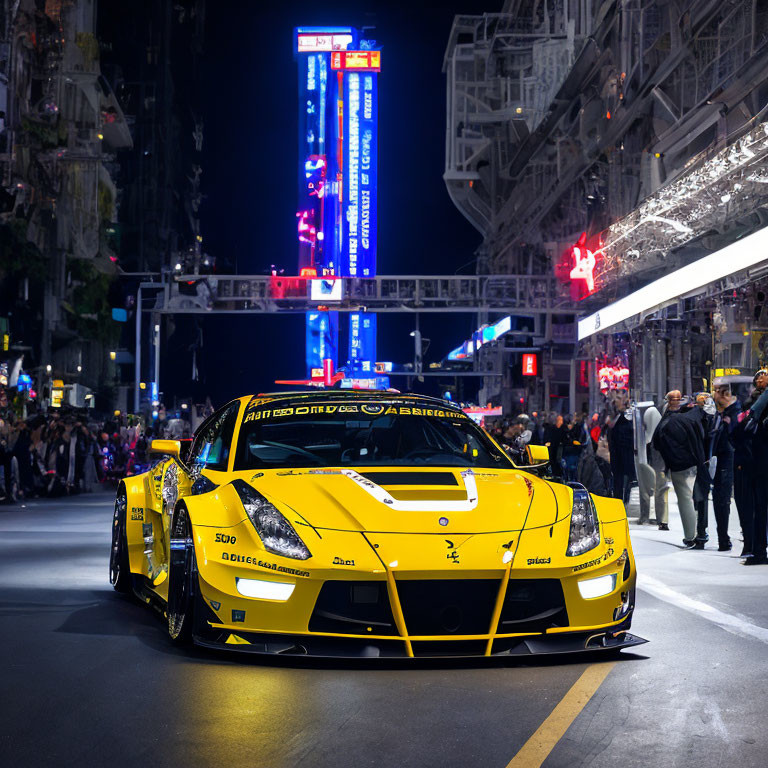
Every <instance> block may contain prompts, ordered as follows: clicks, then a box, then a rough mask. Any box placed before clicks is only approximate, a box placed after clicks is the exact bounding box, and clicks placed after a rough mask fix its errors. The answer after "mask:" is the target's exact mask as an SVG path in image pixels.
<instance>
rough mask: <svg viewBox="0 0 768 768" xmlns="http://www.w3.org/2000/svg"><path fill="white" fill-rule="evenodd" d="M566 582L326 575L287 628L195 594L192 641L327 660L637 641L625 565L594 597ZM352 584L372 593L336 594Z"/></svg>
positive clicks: (520, 651) (568, 648)
mask: <svg viewBox="0 0 768 768" xmlns="http://www.w3.org/2000/svg"><path fill="white" fill-rule="evenodd" d="M526 575H528V574H526ZM569 581H570V580H568V579H566V580H562V581H561V580H560V579H557V578H538V579H531V578H527V579H521V578H512V579H510V578H509V575H508V574H505V575H504V576H503V577H502V578H501V579H498V577H497V578H496V579H469V580H457V579H442V580H437V581H435V580H432V581H424V580H406V581H400V580H397V581H396V580H394V579H391V580H389V581H367V582H365V581H364V582H357V581H347V582H345V581H326V582H325V583H324V584H323V585H320V588H319V592H318V593H317V598H316V600H315V601H314V608H313V609H312V611H311V613H310V614H309V620H308V621H307V619H304V621H303V622H301V625H302V626H297V627H296V628H295V629H294V628H291V629H287V628H286V626H285V623H283V624H282V625H281V624H280V623H277V622H275V623H266V622H260V621H258V614H257V612H255V611H254V607H256V606H254V603H256V604H258V603H259V602H261V601H247V603H248V604H249V607H248V611H247V612H246V611H242V612H240V611H238V610H237V609H234V610H233V611H232V615H233V616H235V615H237V616H238V619H239V621H237V622H229V621H226V619H224V617H223V616H222V614H224V611H223V610H220V611H219V612H218V613H215V612H214V611H212V610H211V608H210V607H209V603H210V602H211V600H210V598H208V597H206V596H203V594H200V595H199V597H198V602H197V610H196V611H195V615H196V619H197V620H196V631H195V633H194V640H195V642H196V643H197V644H199V645H202V646H205V647H210V648H222V649H227V650H235V651H242V652H247V653H260V654H268V655H284V656H316V657H335V658H339V657H341V658H450V657H464V658H466V657H503V656H530V655H547V654H564V653H576V652H583V651H603V650H619V649H622V648H629V647H633V646H636V645H640V644H642V643H644V642H646V641H645V640H643V639H641V638H638V637H636V636H634V635H631V634H629V632H628V630H629V628H630V625H631V620H632V614H633V612H634V603H635V586H634V582H635V575H634V573H633V574H632V575H631V577H630V578H629V579H627V580H626V581H625V582H623V583H619V584H617V587H616V590H615V592H614V593H612V594H610V595H606V596H605V597H603V598H598V599H597V600H581V599H580V598H577V597H575V595H574V586H575V585H573V584H569V583H568V582H569ZM359 586H364V588H365V591H364V593H363V594H368V595H369V596H370V595H373V594H375V593H376V592H378V597H377V598H376V600H375V601H374V600H372V599H368V600H367V602H366V603H363V604H362V605H356V604H355V603H354V601H353V600H352V599H351V598H350V600H348V601H347V602H343V601H341V600H339V594H344V593H346V594H349V595H350V596H351V595H353V594H355V591H356V590H357V588H358V587H359ZM406 586H407V587H409V589H406V588H405V587H406ZM329 587H340V589H332V590H330V594H331V597H333V599H334V600H335V602H329V601H328V600H327V599H325V598H324V595H327V594H329V591H328V588H329ZM374 588H375V589H374ZM202 592H203V593H204V592H205V589H203V590H202ZM334 593H335V597H334ZM414 594H416V595H417V596H418V599H417V600H416V602H414ZM222 597H223V596H222ZM213 603H214V606H213V607H218V606H219V602H218V601H217V600H215V601H213ZM268 607H275V606H274V604H273V605H272V606H268ZM283 607H284V608H285V607H287V606H283ZM585 608H586V613H585ZM256 610H258V608H257V609H256ZM226 616H227V619H228V618H229V614H228V613H227V615H226ZM240 616H242V618H240ZM240 622H242V623H240ZM297 623H298V622H297Z"/></svg>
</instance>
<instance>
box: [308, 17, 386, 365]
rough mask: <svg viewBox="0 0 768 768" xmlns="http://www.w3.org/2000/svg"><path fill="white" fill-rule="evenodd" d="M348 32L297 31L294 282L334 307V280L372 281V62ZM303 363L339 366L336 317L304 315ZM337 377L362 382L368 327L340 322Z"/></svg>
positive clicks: (370, 339) (363, 43) (356, 319)
mask: <svg viewBox="0 0 768 768" xmlns="http://www.w3.org/2000/svg"><path fill="white" fill-rule="evenodd" d="M373 47H375V46H374V43H373V42H372V41H368V40H360V37H359V33H358V31H357V30H355V29H353V28H351V27H299V28H297V29H296V30H295V46H294V52H295V54H296V58H297V61H298V75H299V78H298V86H299V87H298V95H299V110H298V115H299V136H298V140H299V158H298V160H299V162H298V190H299V196H298V206H297V212H296V236H297V240H298V244H299V260H298V262H299V263H298V268H299V269H298V273H299V274H301V275H304V274H307V275H316V276H317V280H312V281H311V283H310V286H309V287H310V297H311V299H310V300H312V301H317V302H318V303H322V304H324V303H326V302H328V303H333V302H338V301H340V300H341V298H342V281H341V280H333V277H334V276H337V277H374V276H375V275H376V234H377V233H376V160H377V137H376V130H377V119H378V114H377V113H378V103H377V90H376V89H377V72H378V71H379V69H380V67H381V53H380V51H377V50H373ZM306 317H307V327H306V363H307V368H308V370H310V371H311V369H313V368H314V369H317V368H321V367H322V365H323V360H326V359H330V360H333V362H334V364H335V365H339V364H340V365H342V366H343V365H344V361H342V360H339V357H340V350H339V336H338V334H339V316H338V314H337V313H334V312H308V313H307V316H306ZM348 340H349V344H348V357H347V360H346V367H347V371H348V373H347V375H348V376H355V377H362V378H367V377H368V376H371V375H372V374H373V361H374V360H375V359H376V318H375V316H372V315H369V314H360V313H356V314H352V315H349V334H348Z"/></svg>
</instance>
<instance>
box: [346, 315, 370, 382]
mask: <svg viewBox="0 0 768 768" xmlns="http://www.w3.org/2000/svg"><path fill="white" fill-rule="evenodd" d="M375 352H376V315H374V314H372V313H369V312H365V313H364V312H353V313H351V314H350V316H349V365H350V367H351V369H352V372H353V374H354V375H356V376H357V375H359V374H361V373H364V374H373V373H374V372H375V366H374V363H373V360H375V357H374V355H375ZM372 353H373V354H372Z"/></svg>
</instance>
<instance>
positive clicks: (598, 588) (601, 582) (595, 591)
mask: <svg viewBox="0 0 768 768" xmlns="http://www.w3.org/2000/svg"><path fill="white" fill-rule="evenodd" d="M615 588H616V574H615V573H607V574H606V575H605V576H598V577H597V578H596V579H582V580H581V581H580V582H579V593H580V594H581V596H582V597H583V598H584V599H585V600H592V599H593V598H595V597H605V596H606V595H610V594H611V592H613V590H614V589H615Z"/></svg>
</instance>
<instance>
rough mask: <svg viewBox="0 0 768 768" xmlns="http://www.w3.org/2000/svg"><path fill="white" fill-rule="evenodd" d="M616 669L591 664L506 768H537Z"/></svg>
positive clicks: (614, 663)
mask: <svg viewBox="0 0 768 768" xmlns="http://www.w3.org/2000/svg"><path fill="white" fill-rule="evenodd" d="M614 666H616V662H615V661H611V662H608V663H606V664H591V665H590V666H588V667H587V668H586V669H585V670H584V673H583V674H582V675H581V677H580V678H579V679H578V680H577V681H576V682H575V683H574V684H573V685H572V686H571V689H570V690H569V691H568V693H566V694H565V696H563V698H562V700H561V701H560V703H559V704H558V705H557V706H556V707H555V708H554V709H553V710H552V714H550V716H549V717H548V718H547V719H546V720H545V721H544V722H543V723H542V724H541V725H540V726H539V727H538V729H537V730H536V733H534V734H533V736H531V738H530V739H528V741H526V742H525V744H523V747H522V749H521V750H520V751H519V752H518V753H517V754H516V755H515V756H514V757H513V758H512V759H511V760H510V761H509V763H507V768H539V766H540V765H541V764H542V763H543V762H544V761H545V760H546V759H547V757H548V756H549V753H550V752H551V751H552V750H553V749H554V748H555V745H556V744H557V742H558V741H560V739H562V738H563V736H564V735H565V732H566V731H567V730H568V728H569V726H570V725H571V723H572V722H573V721H574V720H575V719H576V718H577V716H578V714H579V712H581V710H582V709H584V707H586V706H587V703H588V702H589V700H590V699H591V698H592V697H593V696H594V695H595V693H596V692H597V689H598V688H599V687H600V686H601V685H602V683H603V680H605V678H606V677H608V673H609V672H610V671H611V670H612V669H613V668H614Z"/></svg>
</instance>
